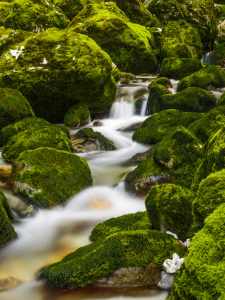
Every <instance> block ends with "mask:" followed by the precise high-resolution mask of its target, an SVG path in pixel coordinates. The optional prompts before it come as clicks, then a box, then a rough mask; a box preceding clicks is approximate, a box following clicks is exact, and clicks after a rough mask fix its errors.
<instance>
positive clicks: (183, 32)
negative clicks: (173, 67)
mask: <svg viewBox="0 0 225 300" xmlns="http://www.w3.org/2000/svg"><path fill="white" fill-rule="evenodd" d="M160 54H161V55H160V58H161V60H163V59H164V58H201V56H202V42H201V38H200V35H199V32H198V30H197V29H195V28H193V27H192V26H191V25H190V24H189V23H187V22H185V21H184V20H180V21H173V22H169V23H168V25H167V26H166V27H164V28H163V31H162V43H161V49H160Z"/></svg>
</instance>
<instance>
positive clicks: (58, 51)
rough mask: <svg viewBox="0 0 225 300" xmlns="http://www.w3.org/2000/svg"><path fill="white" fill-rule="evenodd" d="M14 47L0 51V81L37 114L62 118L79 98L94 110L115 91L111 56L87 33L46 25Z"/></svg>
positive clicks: (103, 106) (105, 103) (99, 109)
mask: <svg viewBox="0 0 225 300" xmlns="http://www.w3.org/2000/svg"><path fill="white" fill-rule="evenodd" d="M23 47H24V48H23ZM14 50H16V52H10V51H7V52H5V53H4V55H2V56H1V57H0V70H1V71H0V72H1V73H0V86H1V87H11V88H15V87H16V88H17V89H18V90H19V91H20V92H21V93H22V94H23V95H24V96H25V97H26V98H27V100H28V101H29V103H30V104H31V107H32V108H33V110H34V112H35V114H36V116H37V117H42V118H44V119H46V120H48V121H50V122H52V123H53V122H61V121H63V118H64V115H65V113H66V112H67V111H68V109H69V108H70V107H72V106H73V105H75V104H78V103H79V102H82V103H86V104H87V105H88V107H89V110H90V113H93V114H94V113H96V114H97V113H105V112H107V111H108V110H109V108H110V106H111V104H112V103H113V101H114V99H115V93H116V83H115V81H114V79H113V77H112V76H111V73H112V61H111V59H110V58H109V56H108V55H107V54H106V53H105V52H104V51H102V50H101V48H100V47H99V46H98V45H97V44H96V43H95V42H94V41H93V40H92V39H90V38H89V37H87V36H85V35H81V34H78V33H75V32H72V31H69V32H68V31H60V30H58V29H56V28H51V29H48V30H46V31H45V32H43V33H39V34H36V35H35V36H34V37H32V38H29V39H27V40H26V41H25V42H24V43H22V44H19V45H17V46H16V47H15V48H14Z"/></svg>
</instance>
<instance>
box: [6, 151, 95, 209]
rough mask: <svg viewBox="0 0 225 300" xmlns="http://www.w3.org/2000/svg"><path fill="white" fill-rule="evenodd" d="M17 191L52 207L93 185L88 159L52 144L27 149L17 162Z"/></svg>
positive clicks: (30, 199) (14, 166)
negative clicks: (56, 147)
mask: <svg viewBox="0 0 225 300" xmlns="http://www.w3.org/2000/svg"><path fill="white" fill-rule="evenodd" d="M11 179H12V180H13V181H14V182H15V184H14V187H13V189H14V192H15V193H18V194H21V195H22V196H23V197H25V199H26V200H27V201H28V203H31V204H34V205H35V206H38V207H51V206H53V205H56V204H60V203H62V202H65V201H66V200H67V199H68V198H69V197H71V196H72V195H75V194H76V193H77V192H79V191H81V190H83V189H84V188H86V187H88V186H90V185H92V177H91V172H90V169H89V166H88V164H87V162H86V161H85V160H84V159H83V158H81V157H79V156H77V155H76V154H73V153H69V152H66V151H61V150H56V149H52V148H46V147H43V148H38V149H35V150H29V151H25V152H23V153H22V154H21V155H20V156H19V158H18V159H17V160H16V161H15V162H14V163H13V168H12V175H11Z"/></svg>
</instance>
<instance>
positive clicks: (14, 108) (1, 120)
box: [0, 88, 35, 130]
mask: <svg viewBox="0 0 225 300" xmlns="http://www.w3.org/2000/svg"><path fill="white" fill-rule="evenodd" d="M34 116H35V115H34V112H33V110H32V108H31V106H30V104H29V102H28V101H27V99H26V98H25V97H24V96H23V95H22V94H21V93H20V92H19V91H18V90H16V89H10V88H0V130H2V128H4V127H5V126H7V125H10V124H12V123H16V122H18V121H20V120H22V119H24V118H27V117H34Z"/></svg>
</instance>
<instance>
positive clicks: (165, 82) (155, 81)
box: [148, 77, 173, 89]
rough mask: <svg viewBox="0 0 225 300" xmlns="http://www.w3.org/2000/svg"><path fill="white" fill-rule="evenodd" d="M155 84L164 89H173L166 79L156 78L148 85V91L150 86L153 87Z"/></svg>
mask: <svg viewBox="0 0 225 300" xmlns="http://www.w3.org/2000/svg"><path fill="white" fill-rule="evenodd" d="M156 84H161V85H164V86H165V87H166V88H172V87H173V85H172V83H171V81H170V80H169V79H168V78H167V77H160V78H157V79H155V80H154V81H152V82H151V83H150V84H149V86H148V88H149V89H150V88H151V87H152V86H154V85H156Z"/></svg>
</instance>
